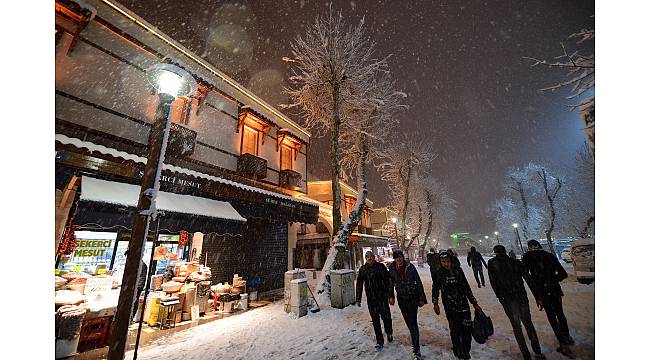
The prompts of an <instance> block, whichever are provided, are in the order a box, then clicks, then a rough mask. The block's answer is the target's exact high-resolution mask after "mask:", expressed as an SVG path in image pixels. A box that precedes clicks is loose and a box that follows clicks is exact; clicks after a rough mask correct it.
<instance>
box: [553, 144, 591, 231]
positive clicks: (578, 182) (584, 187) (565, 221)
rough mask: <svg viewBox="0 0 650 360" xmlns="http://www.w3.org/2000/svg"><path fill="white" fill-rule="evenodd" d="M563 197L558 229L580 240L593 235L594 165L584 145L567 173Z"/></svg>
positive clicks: (586, 146)
mask: <svg viewBox="0 0 650 360" xmlns="http://www.w3.org/2000/svg"><path fill="white" fill-rule="evenodd" d="M568 173H569V175H568V176H567V186H566V188H565V197H564V199H563V202H562V203H561V206H560V209H559V212H560V213H561V215H562V216H561V219H560V220H561V221H560V223H559V227H560V228H561V229H562V230H563V231H565V232H566V233H568V234H572V235H573V236H577V237H580V238H586V237H589V236H593V235H594V222H595V186H594V184H595V164H594V158H593V157H592V156H591V154H590V150H589V148H588V145H587V144H586V143H585V144H584V145H583V146H582V147H581V148H580V149H579V150H578V152H577V154H576V158H575V161H574V165H573V167H572V168H571V169H570V171H569V172H568Z"/></svg>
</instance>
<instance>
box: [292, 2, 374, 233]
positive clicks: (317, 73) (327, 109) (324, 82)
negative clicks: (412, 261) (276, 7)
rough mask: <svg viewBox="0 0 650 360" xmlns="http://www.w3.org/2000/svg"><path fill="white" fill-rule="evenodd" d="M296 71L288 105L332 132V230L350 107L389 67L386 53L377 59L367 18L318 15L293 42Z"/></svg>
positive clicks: (315, 127) (337, 217) (358, 105)
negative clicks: (348, 20)
mask: <svg viewBox="0 0 650 360" xmlns="http://www.w3.org/2000/svg"><path fill="white" fill-rule="evenodd" d="M291 49H292V58H286V57H285V58H284V59H283V60H285V61H288V62H290V63H291V64H292V65H293V67H292V70H291V71H292V75H291V76H290V78H289V81H290V84H291V85H290V86H291V87H290V88H288V89H287V93H288V94H289V96H290V98H291V99H292V102H291V103H290V104H288V105H285V106H284V107H286V108H298V109H299V110H300V111H301V112H302V114H303V115H304V118H305V121H306V126H307V127H308V128H309V129H310V130H312V131H315V132H316V134H317V135H321V136H322V135H324V134H325V133H327V132H329V133H330V134H331V139H330V163H331V168H332V170H331V179H332V195H333V204H332V217H333V233H334V234H336V233H338V231H339V229H340V227H341V221H342V220H341V189H340V185H339V181H338V180H339V179H340V177H341V169H340V163H341V149H340V146H339V145H340V135H341V129H342V127H344V126H345V124H346V122H347V121H348V119H350V118H351V113H353V112H356V111H358V110H359V109H363V108H365V107H366V105H367V103H366V102H367V98H364V94H365V91H364V90H363V89H365V87H366V85H368V84H369V83H370V82H372V81H373V80H372V79H373V77H374V76H375V75H376V74H377V72H378V71H382V70H385V68H386V61H385V59H376V58H375V55H374V49H375V44H374V42H373V41H372V40H370V38H369V36H368V35H367V33H366V30H365V27H364V22H363V20H361V22H360V23H359V24H358V25H357V26H348V25H346V24H345V22H344V20H343V15H342V13H340V12H339V14H338V15H334V14H333V12H332V10H331V8H330V12H329V15H328V16H327V17H323V18H318V19H317V20H316V22H315V23H314V24H313V25H311V26H310V27H309V28H308V29H307V33H306V34H305V36H304V37H302V36H299V37H298V38H297V39H296V40H295V41H294V42H293V43H292V45H291Z"/></svg>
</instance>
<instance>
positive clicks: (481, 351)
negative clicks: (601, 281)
mask: <svg viewBox="0 0 650 360" xmlns="http://www.w3.org/2000/svg"><path fill="white" fill-rule="evenodd" d="M486 260H487V258H486ZM460 261H461V263H462V265H463V270H464V271H465V274H466V276H467V279H468V281H469V283H470V285H471V286H472V291H473V292H474V295H475V296H476V298H477V299H478V302H479V305H480V306H481V307H482V308H483V310H484V311H485V313H486V314H487V315H488V316H490V317H491V318H492V321H493V323H494V330H495V332H494V335H493V336H491V337H490V338H489V339H488V341H487V342H486V343H485V344H483V345H479V344H477V343H476V342H473V343H472V350H471V355H472V357H473V358H475V359H521V358H522V357H521V353H520V352H519V349H518V347H517V343H516V341H515V339H514V335H513V333H512V328H511V325H510V322H509V321H508V319H507V317H506V315H505V313H504V311H503V308H502V307H501V305H500V304H499V302H498V300H497V299H496V297H495V296H494V293H493V291H492V288H491V287H490V286H489V285H487V287H484V288H481V289H478V288H477V286H476V281H475V280H474V276H473V273H472V272H471V269H469V267H468V266H467V261H466V258H465V257H464V256H463V257H460ZM563 265H564V266H565V267H566V269H567V272H568V273H569V278H568V279H566V280H565V281H564V282H562V288H563V291H564V294H565V296H564V298H563V304H564V311H565V314H566V317H567V320H568V324H569V328H570V330H571V335H572V336H573V338H574V339H575V342H576V344H575V346H574V350H575V352H576V354H577V358H578V359H593V358H594V343H595V339H594V333H595V330H594V311H595V310H594V284H591V285H583V284H579V283H578V282H577V281H576V279H575V275H573V269H572V267H571V265H570V264H563ZM418 271H419V274H420V277H421V279H422V282H423V283H424V288H425V292H426V294H427V301H428V304H426V305H425V306H424V307H422V308H421V309H420V311H419V313H418V323H419V329H420V342H421V346H422V349H421V350H422V355H423V358H424V359H453V358H454V356H453V354H451V340H450V337H449V330H448V324H447V320H446V318H445V317H444V311H442V313H441V315H440V316H436V315H435V314H434V312H433V305H432V304H431V276H430V274H429V268H428V266H426V265H425V267H424V268H418ZM484 275H485V280H486V284H488V283H489V280H488V276H487V270H486V269H484ZM310 281H313V280H310ZM310 285H313V284H310ZM528 295H529V301H530V305H531V315H532V318H533V322H534V324H535V328H536V329H537V333H538V336H539V339H540V343H541V345H542V350H543V353H544V354H545V355H546V357H547V359H564V358H565V357H564V356H563V355H561V354H560V353H558V352H556V351H555V349H556V348H557V346H558V342H557V340H556V339H555V336H554V334H553V331H552V329H551V327H550V325H549V323H548V320H547V319H546V315H545V313H544V312H543V311H538V310H537V308H536V307H535V301H534V299H533V297H532V295H531V294H530V291H529V294H528ZM391 310H392V319H393V327H394V335H395V341H394V342H393V343H387V344H386V346H385V348H384V350H383V351H380V352H378V351H376V350H375V349H374V344H375V341H374V333H373V330H372V324H371V322H370V316H369V314H368V309H367V306H366V304H365V294H364V297H363V299H362V306H361V307H357V306H348V307H346V308H345V309H342V310H339V309H332V308H329V307H327V308H322V309H321V311H320V312H318V313H315V314H313V313H311V312H310V313H308V315H307V316H304V317H302V318H299V319H295V318H292V317H291V316H290V315H289V314H287V313H285V312H284V311H283V302H282V301H277V302H275V303H273V304H271V305H269V306H265V307H262V308H259V309H256V310H252V311H249V312H246V313H244V314H242V315H239V316H233V317H229V318H225V319H222V320H218V321H214V322H211V323H208V324H205V325H201V326H198V327H195V328H192V329H190V330H187V331H184V332H179V333H176V334H173V335H172V336H169V337H164V338H161V339H159V340H157V341H156V342H154V343H153V344H152V345H151V346H148V347H146V348H144V349H141V350H140V352H139V354H138V357H139V358H140V359H167V360H194V359H196V360H205V359H352V358H355V359H410V358H411V346H410V336H409V333H408V329H407V328H406V325H405V323H404V320H403V318H402V315H401V313H400V311H399V308H398V307H397V305H395V306H393V307H392V308H391ZM131 357H132V352H130V353H128V354H127V359H129V358H131Z"/></svg>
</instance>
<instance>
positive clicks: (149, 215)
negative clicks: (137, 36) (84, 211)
mask: <svg viewBox="0 0 650 360" xmlns="http://www.w3.org/2000/svg"><path fill="white" fill-rule="evenodd" d="M146 75H147V80H148V81H149V83H150V84H151V85H152V86H153V87H154V88H155V89H156V90H157V91H158V108H157V109H156V117H155V119H154V122H153V126H152V128H151V132H150V134H149V152H148V155H147V164H146V165H145V168H144V174H143V175H142V180H141V185H140V197H139V199H138V207H137V209H136V211H135V214H134V215H133V226H132V229H131V240H130V241H129V248H128V252H129V256H127V258H126V264H125V265H124V276H123V278H122V286H121V288H120V297H119V300H118V304H117V312H116V313H115V324H114V326H113V332H112V335H111V339H110V345H109V349H108V359H109V360H123V359H124V353H125V351H126V343H127V340H128V333H129V324H130V322H131V311H132V309H133V302H134V300H135V299H134V298H135V292H136V284H137V280H138V276H139V273H140V271H139V270H140V263H141V259H142V251H143V249H144V246H145V244H146V241H147V234H148V232H149V224H150V222H151V220H155V217H156V215H157V212H156V194H157V193H158V189H160V174H161V172H162V163H163V161H164V159H165V150H166V148H167V146H166V144H167V141H168V138H169V128H170V124H171V116H170V115H171V111H170V106H171V104H172V102H173V101H174V100H175V99H176V97H177V96H185V95H188V94H191V93H193V92H194V91H195V90H196V82H195V81H194V79H193V78H192V76H191V75H190V74H189V73H188V72H187V71H185V70H183V69H181V68H180V67H178V66H176V65H172V64H156V65H154V66H153V67H151V68H149V69H147V72H146ZM152 251H153V249H152ZM151 265H152V264H149V266H151Z"/></svg>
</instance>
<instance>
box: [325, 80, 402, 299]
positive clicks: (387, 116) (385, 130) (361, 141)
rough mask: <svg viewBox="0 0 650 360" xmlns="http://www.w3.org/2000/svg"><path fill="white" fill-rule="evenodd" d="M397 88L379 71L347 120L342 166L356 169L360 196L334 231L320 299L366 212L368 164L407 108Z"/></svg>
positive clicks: (376, 154)
mask: <svg viewBox="0 0 650 360" xmlns="http://www.w3.org/2000/svg"><path fill="white" fill-rule="evenodd" d="M394 89H395V82H394V81H393V80H392V79H391V77H390V73H388V72H384V71H382V72H378V73H376V74H375V77H374V78H373V79H372V80H371V81H370V82H369V83H367V84H366V86H365V88H364V93H363V94H364V95H363V96H364V97H365V98H366V99H367V102H366V103H365V104H364V105H363V106H362V107H359V108H357V109H354V112H353V113H354V114H355V117H354V118H353V119H350V120H349V121H348V122H347V126H346V127H345V128H344V129H343V130H342V132H341V144H342V145H343V151H342V153H343V157H342V159H341V167H342V168H343V169H347V170H349V171H352V170H354V172H353V175H354V176H355V177H356V178H357V199H356V203H355V205H354V207H353V209H352V210H351V211H350V214H349V215H348V218H347V219H346V220H345V222H344V223H343V225H342V226H341V227H340V229H339V231H338V233H336V234H335V236H334V238H333V240H332V244H333V246H332V247H331V248H330V251H329V253H328V256H327V259H326V260H325V264H324V265H323V270H322V272H321V278H320V279H319V281H318V287H317V289H316V290H317V293H318V294H320V295H319V296H320V297H321V301H326V299H327V295H328V294H329V291H328V290H329V282H328V281H327V274H328V273H329V271H330V270H331V269H332V268H333V267H334V266H335V264H336V263H337V262H338V263H341V262H342V261H341V257H342V256H343V254H344V249H345V246H346V245H347V242H348V239H349V237H350V234H351V233H352V231H353V230H354V229H355V228H356V226H357V225H358V223H359V219H361V216H362V214H363V209H364V206H365V202H366V199H367V197H368V196H367V195H368V189H367V184H366V174H367V167H368V165H369V164H370V163H371V161H373V160H375V159H376V158H377V157H378V155H379V154H380V149H381V148H382V146H383V145H384V140H385V139H387V138H388V134H390V133H391V132H392V131H393V129H394V128H395V126H396V124H397V120H396V118H395V117H394V116H393V115H394V114H395V113H396V112H397V111H399V110H402V109H404V108H406V106H405V105H403V104H402V103H401V100H402V99H403V98H404V97H405V96H406V95H405V94H404V93H402V92H399V91H396V90H394Z"/></svg>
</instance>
